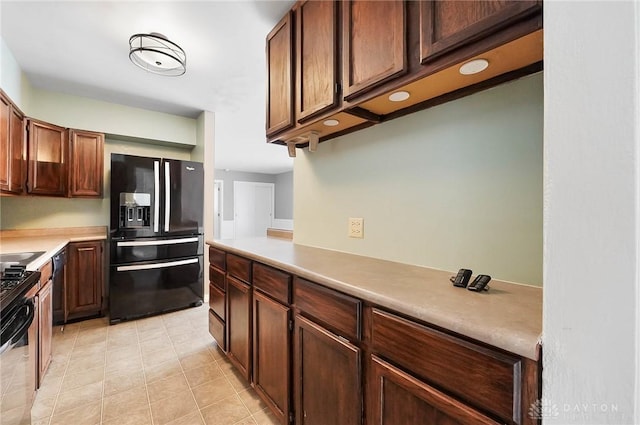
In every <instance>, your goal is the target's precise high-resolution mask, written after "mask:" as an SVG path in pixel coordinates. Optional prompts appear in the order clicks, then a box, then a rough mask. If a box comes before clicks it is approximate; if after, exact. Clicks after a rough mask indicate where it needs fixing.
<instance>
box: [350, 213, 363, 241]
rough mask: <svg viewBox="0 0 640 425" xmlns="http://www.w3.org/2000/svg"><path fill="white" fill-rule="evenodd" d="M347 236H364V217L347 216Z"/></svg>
mask: <svg viewBox="0 0 640 425" xmlns="http://www.w3.org/2000/svg"><path fill="white" fill-rule="evenodd" d="M349 237H350V238H364V218H362V217H358V218H353V217H349Z"/></svg>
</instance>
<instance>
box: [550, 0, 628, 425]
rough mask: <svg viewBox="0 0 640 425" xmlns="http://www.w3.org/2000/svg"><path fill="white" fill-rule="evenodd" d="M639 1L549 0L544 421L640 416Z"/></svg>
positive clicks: (619, 419)
mask: <svg viewBox="0 0 640 425" xmlns="http://www.w3.org/2000/svg"><path fill="white" fill-rule="evenodd" d="M634 7H635V8H636V11H635V12H634ZM638 7H639V4H638V3H637V2H635V3H634V2H630V1H626V2H560V1H550V2H545V6H544V25H545V33H544V35H545V40H544V46H545V47H544V50H545V51H544V59H545V64H544V66H545V71H544V73H545V135H544V140H545V161H544V162H545V196H544V198H545V199H544V236H545V243H544V288H545V290H544V306H543V307H544V308H543V321H544V326H543V328H544V336H543V343H544V350H543V358H544V369H543V381H542V382H543V397H544V403H545V405H546V410H545V412H546V417H545V420H544V423H546V424H638V423H640V412H639V411H638V409H640V401H639V392H638V388H636V385H638V382H639V381H638V376H639V370H638V359H639V358H640V352H639V351H638V339H639V332H640V327H639V323H638V308H639V306H640V305H639V303H638V291H639V287H638V244H639V238H638V224H639V216H638V188H639V183H638V165H639V164H638V146H639V144H640V138H639V132H638V128H639V122H638V120H639V118H638V117H639V116H640V107H639V100H640V97H639V96H638V84H639V83H640V73H639V72H640V66H639V64H638V61H639V60H640V53H639V52H640V44H639V43H638V40H639V36H638V31H639V28H640V26H639V24H640V19H638V11H637V8H638ZM634 20H635V22H634ZM634 409H636V410H635V413H634ZM634 415H635V418H634Z"/></svg>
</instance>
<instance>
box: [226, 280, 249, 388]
mask: <svg viewBox="0 0 640 425" xmlns="http://www.w3.org/2000/svg"><path fill="white" fill-rule="evenodd" d="M227 309H228V310H227V320H226V324H227V332H228V333H227V355H228V356H229V359H230V360H231V362H232V363H233V364H234V365H235V366H236V367H237V368H238V369H239V370H240V373H241V374H242V376H244V377H245V379H247V380H250V379H251V287H250V286H249V285H247V284H246V283H243V282H241V281H240V280H238V279H236V278H234V277H231V276H227Z"/></svg>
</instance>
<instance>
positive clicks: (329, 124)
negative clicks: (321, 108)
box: [323, 119, 340, 127]
mask: <svg viewBox="0 0 640 425" xmlns="http://www.w3.org/2000/svg"><path fill="white" fill-rule="evenodd" d="M323 124H324V125H326V126H327V127H335V126H336V125H338V124H340V121H338V120H334V119H330V120H325V121H324V122H323Z"/></svg>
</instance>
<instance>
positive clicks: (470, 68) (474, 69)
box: [460, 59, 489, 75]
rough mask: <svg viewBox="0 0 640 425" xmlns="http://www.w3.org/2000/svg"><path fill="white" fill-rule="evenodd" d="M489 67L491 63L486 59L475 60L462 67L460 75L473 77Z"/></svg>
mask: <svg viewBox="0 0 640 425" xmlns="http://www.w3.org/2000/svg"><path fill="white" fill-rule="evenodd" d="M488 67H489V61H488V60H486V59H474V60H471V61H469V62H467V63H465V64H463V65H462V66H461V67H460V74H462V75H473V74H477V73H479V72H482V71H484V70H485V69H487V68H488Z"/></svg>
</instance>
